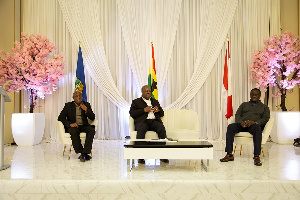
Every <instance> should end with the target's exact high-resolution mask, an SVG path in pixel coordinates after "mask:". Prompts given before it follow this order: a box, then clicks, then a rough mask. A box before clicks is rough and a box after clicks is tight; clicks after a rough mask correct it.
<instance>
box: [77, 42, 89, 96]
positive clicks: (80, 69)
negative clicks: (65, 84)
mask: <svg viewBox="0 0 300 200" xmlns="http://www.w3.org/2000/svg"><path fill="white" fill-rule="evenodd" d="M75 91H80V92H81V93H82V100H83V101H87V96H86V85H85V75H84V66H83V58H82V52H81V46H80V45H79V51H78V60H77V70H76V80H75Z"/></svg>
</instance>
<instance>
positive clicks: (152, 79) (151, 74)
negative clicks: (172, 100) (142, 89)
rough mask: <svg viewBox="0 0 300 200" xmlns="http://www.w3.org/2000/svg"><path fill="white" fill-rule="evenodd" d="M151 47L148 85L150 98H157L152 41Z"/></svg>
mask: <svg viewBox="0 0 300 200" xmlns="http://www.w3.org/2000/svg"><path fill="white" fill-rule="evenodd" d="M151 48H152V58H151V62H150V65H149V75H148V86H149V87H150V88H151V92H152V98H154V99H156V100H158V91H157V78H156V69H155V59H154V47H153V43H151Z"/></svg>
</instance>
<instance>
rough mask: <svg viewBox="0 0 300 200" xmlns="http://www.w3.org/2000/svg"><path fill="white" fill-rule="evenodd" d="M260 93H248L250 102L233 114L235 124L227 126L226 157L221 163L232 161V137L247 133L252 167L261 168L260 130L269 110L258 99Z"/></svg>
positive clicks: (252, 91)
mask: <svg viewBox="0 0 300 200" xmlns="http://www.w3.org/2000/svg"><path fill="white" fill-rule="evenodd" d="M260 95H261V92H260V90H259V89H257V88H254V89H252V90H251V92H250V98H251V99H250V101H248V102H244V103H242V104H241V105H240V107H239V108H238V110H237V111H236V114H235V122H236V123H233V124H229V125H228V127H227V133H226V147H225V152H227V155H226V156H225V157H224V158H222V159H220V161H221V162H228V161H233V160H234V157H233V155H232V150H233V141H234V135H235V134H236V133H239V132H249V133H251V134H252V135H253V143H254V157H253V160H254V165H256V166H261V165H262V163H261V161H260V158H259V155H260V152H261V139H262V130H263V128H264V126H265V125H266V123H267V122H268V121H269V119H270V109H269V107H268V106H267V105H265V104H263V103H262V102H261V101H260V100H259V99H260Z"/></svg>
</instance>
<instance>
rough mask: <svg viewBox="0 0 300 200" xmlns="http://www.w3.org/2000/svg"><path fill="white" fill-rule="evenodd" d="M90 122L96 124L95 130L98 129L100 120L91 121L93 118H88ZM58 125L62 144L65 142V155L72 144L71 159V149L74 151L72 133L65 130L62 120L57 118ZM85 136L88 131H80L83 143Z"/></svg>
mask: <svg viewBox="0 0 300 200" xmlns="http://www.w3.org/2000/svg"><path fill="white" fill-rule="evenodd" d="M88 122H89V124H91V125H94V126H95V131H97V127H98V120H97V119H95V120H94V121H91V120H89V119H88ZM56 127H57V131H58V134H59V138H60V141H61V143H62V144H64V150H63V156H64V155H65V151H66V147H67V145H70V151H69V159H70V156H71V151H72V140H71V135H70V133H66V132H65V128H64V125H63V123H62V122H61V121H58V120H56ZM85 137H86V133H85V132H81V133H80V139H81V143H82V144H83V145H84V143H85Z"/></svg>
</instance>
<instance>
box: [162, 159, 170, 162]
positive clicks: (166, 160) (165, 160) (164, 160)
mask: <svg viewBox="0 0 300 200" xmlns="http://www.w3.org/2000/svg"><path fill="white" fill-rule="evenodd" d="M160 161H161V162H163V163H169V160H168V159H160Z"/></svg>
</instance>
